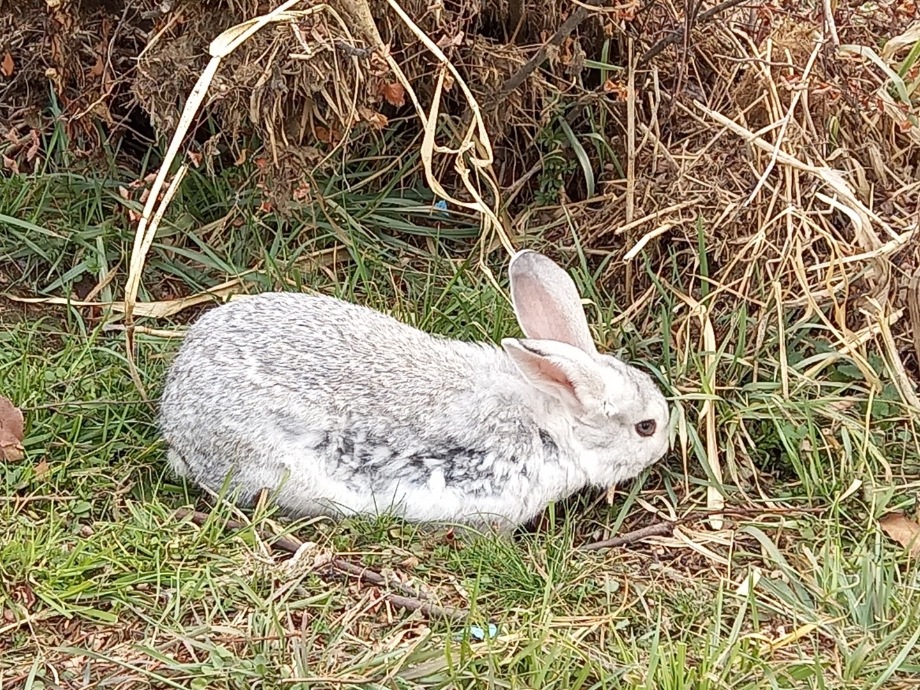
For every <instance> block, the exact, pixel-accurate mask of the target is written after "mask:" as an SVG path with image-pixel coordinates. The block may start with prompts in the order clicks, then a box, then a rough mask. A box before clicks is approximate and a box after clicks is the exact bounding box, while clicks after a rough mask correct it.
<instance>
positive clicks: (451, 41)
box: [438, 31, 464, 49]
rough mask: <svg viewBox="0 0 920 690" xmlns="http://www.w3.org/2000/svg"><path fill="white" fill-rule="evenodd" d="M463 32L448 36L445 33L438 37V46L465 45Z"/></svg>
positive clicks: (453, 46) (455, 46)
mask: <svg viewBox="0 0 920 690" xmlns="http://www.w3.org/2000/svg"><path fill="white" fill-rule="evenodd" d="M463 35H464V34H463V32H462V31H461V32H459V33H457V34H454V35H453V36H448V35H447V34H444V35H443V36H441V38H439V39H438V48H442V49H444V48H457V47H460V46H462V45H463Z"/></svg>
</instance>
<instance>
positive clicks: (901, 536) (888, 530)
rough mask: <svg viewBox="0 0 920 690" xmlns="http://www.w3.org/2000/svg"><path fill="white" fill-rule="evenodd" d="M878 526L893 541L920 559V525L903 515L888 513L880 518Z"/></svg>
mask: <svg viewBox="0 0 920 690" xmlns="http://www.w3.org/2000/svg"><path fill="white" fill-rule="evenodd" d="M878 524H879V526H880V527H881V528H882V531H883V532H884V533H885V534H887V535H888V536H889V537H890V538H891V539H894V540H895V541H896V542H898V543H899V544H900V545H901V546H903V547H904V548H905V549H908V550H909V551H910V553H911V554H912V555H914V556H916V557H917V558H920V525H918V524H917V523H916V522H914V521H913V520H911V519H910V518H909V517H907V516H906V515H904V514H903V513H888V514H887V515H884V516H882V517H881V518H879V521H878Z"/></svg>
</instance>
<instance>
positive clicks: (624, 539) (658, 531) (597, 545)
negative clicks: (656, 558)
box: [578, 522, 676, 551]
mask: <svg viewBox="0 0 920 690" xmlns="http://www.w3.org/2000/svg"><path fill="white" fill-rule="evenodd" d="M675 524H676V523H674V522H656V523H654V524H652V525H648V526H646V527H643V528H641V529H637V530H635V531H634V532H626V533H625V534H621V535H620V536H618V537H613V538H612V539H605V540H604V541H596V542H594V543H592V544H583V545H582V546H579V547H578V550H579V551H600V550H601V549H612V548H614V547H617V546H623V545H624V544H632V543H633V542H637V541H641V540H642V539H645V538H646V537H670V536H671V535H672V534H673V533H674V525H675Z"/></svg>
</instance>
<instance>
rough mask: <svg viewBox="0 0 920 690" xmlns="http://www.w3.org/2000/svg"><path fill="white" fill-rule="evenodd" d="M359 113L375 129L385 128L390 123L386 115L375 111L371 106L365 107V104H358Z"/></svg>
mask: <svg viewBox="0 0 920 690" xmlns="http://www.w3.org/2000/svg"><path fill="white" fill-rule="evenodd" d="M358 114H359V115H361V117H362V118H363V119H364V120H365V121H366V122H368V123H369V124H370V125H371V127H374V128H375V129H383V128H385V127H386V126H387V125H388V124H389V123H390V121H389V120H388V119H387V116H386V115H384V114H383V113H378V112H374V111H373V110H371V109H370V108H365V107H364V106H363V105H359V106H358Z"/></svg>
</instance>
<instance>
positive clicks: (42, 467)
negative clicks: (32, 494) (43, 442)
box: [33, 458, 51, 477]
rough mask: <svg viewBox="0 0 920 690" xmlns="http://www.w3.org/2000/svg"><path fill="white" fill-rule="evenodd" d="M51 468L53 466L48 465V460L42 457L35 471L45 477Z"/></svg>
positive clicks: (37, 475)
mask: <svg viewBox="0 0 920 690" xmlns="http://www.w3.org/2000/svg"><path fill="white" fill-rule="evenodd" d="M50 469H51V468H50V466H49V465H48V461H47V460H45V458H42V459H41V460H40V461H39V463H38V464H37V465H36V466H35V469H34V470H33V472H35V476H36V477H44V476H45V475H46V474H48V470H50Z"/></svg>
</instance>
